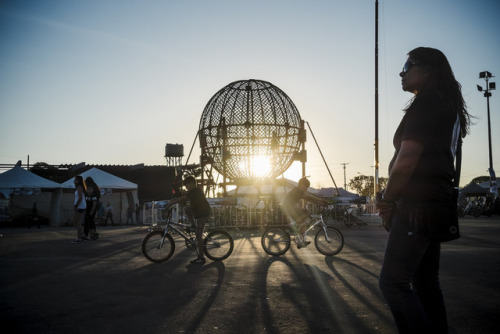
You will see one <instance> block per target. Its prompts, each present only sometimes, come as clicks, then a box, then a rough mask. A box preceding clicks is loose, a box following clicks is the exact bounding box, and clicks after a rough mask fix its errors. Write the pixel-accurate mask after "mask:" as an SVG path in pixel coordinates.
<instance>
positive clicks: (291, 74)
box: [0, 0, 500, 187]
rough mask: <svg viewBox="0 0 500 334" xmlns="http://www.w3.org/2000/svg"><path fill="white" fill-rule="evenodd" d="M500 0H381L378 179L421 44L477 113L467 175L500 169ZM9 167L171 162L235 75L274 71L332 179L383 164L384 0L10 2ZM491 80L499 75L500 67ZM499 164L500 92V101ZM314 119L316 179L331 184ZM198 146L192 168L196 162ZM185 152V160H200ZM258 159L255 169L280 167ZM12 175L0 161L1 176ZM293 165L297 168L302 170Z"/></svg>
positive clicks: (1, 68) (3, 109)
mask: <svg viewBox="0 0 500 334" xmlns="http://www.w3.org/2000/svg"><path fill="white" fill-rule="evenodd" d="M499 18H500V2H499V1H495V0H478V1H465V0H443V1H441V0H421V1H402V0H387V1H384V0H380V1H379V143H380V146H379V152H380V158H379V160H380V176H387V167H388V164H389V161H390V159H391V157H392V155H393V147H392V136H393V133H394V131H395V129H396V127H397V125H398V124H399V121H400V120H401V117H402V116H403V112H402V109H403V108H404V107H405V106H406V103H407V102H408V101H409V100H410V99H411V97H412V96H411V94H409V93H406V92H403V91H402V90H401V80H400V77H399V73H400V71H401V67H402V66H403V63H404V62H405V60H406V55H407V53H408V52H409V51H410V50H412V49H413V48H415V47H418V46H430V47H435V48H438V49H440V50H442V51H443V52H444V53H445V55H446V56H447V57H448V60H449V61H450V63H451V66H452V68H453V70H454V73H455V76H456V78H457V80H458V81H459V82H460V83H461V84H462V91H463V95H464V97H465V99H466V102H467V105H468V107H469V112H470V113H471V114H472V115H474V116H476V117H477V118H476V119H474V123H475V125H473V126H472V127H471V134H470V136H468V137H466V138H465V141H464V152H463V155H464V160H463V167H462V179H461V185H464V184H466V183H468V182H469V181H470V180H471V179H472V178H474V177H476V176H480V175H487V169H488V166H489V157H488V132H487V113H486V98H485V97H484V96H483V94H482V93H480V92H478V90H477V88H476V85H482V86H483V87H484V80H482V79H479V78H478V74H479V72H481V71H485V70H487V71H489V72H491V73H493V75H497V76H499V77H500V58H499V55H500V37H499V32H500V19H499ZM0 41H2V43H1V46H0V142H1V143H2V145H1V149H0V163H4V164H14V163H16V162H17V161H18V160H22V161H23V163H26V161H27V157H28V155H29V159H30V163H31V164H33V163H36V162H46V163H48V164H63V163H70V164H76V163H80V162H86V163H87V164H117V165H134V164H140V163H144V164H146V165H164V164H165V158H164V153H165V145H166V144H167V143H173V144H183V145H184V152H185V155H186V158H187V156H188V154H189V151H190V149H191V146H192V145H193V142H194V140H195V137H196V133H197V130H198V127H199V122H200V116H201V114H202V111H203V109H204V107H205V105H206V104H207V102H208V101H209V100H210V98H211V97H212V96H213V95H214V94H215V93H216V92H217V91H218V90H219V89H221V88H222V87H224V86H226V85H227V84H229V83H231V82H234V81H237V80H245V79H259V80H265V81H268V82H270V83H272V84H273V85H275V86H277V87H279V88H280V89H281V90H283V91H284V92H285V93H286V94H287V95H288V96H289V97H290V98H291V99H292V101H293V102H294V103H295V105H296V106H297V108H298V110H299V112H300V115H301V117H302V119H303V120H305V121H307V122H308V123H309V125H310V126H311V129H312V131H313V133H314V136H315V137H316V139H317V141H318V144H319V146H320V148H321V151H322V153H323V155H324V157H325V160H326V162H327V163H328V166H329V168H330V170H331V172H332V175H333V178H334V179H335V182H336V184H337V185H338V186H339V187H341V186H342V187H343V186H344V184H343V183H344V169H343V165H341V164H344V163H345V164H346V165H345V166H346V170H345V173H346V176H347V181H349V179H352V178H354V177H355V176H357V175H359V174H358V173H361V174H365V175H373V166H374V137H375V125H374V124H375V116H374V115H375V112H374V110H375V107H374V106H375V84H374V83H375V68H374V64H375V61H374V50H375V1H372V0H358V1H352V0H336V1H331V0H324V1H318V0H311V1H293V0H287V1H285V0H282V1H279V0H277V1H269V0H254V1H250V2H249V1H238V0H227V1H221V0H214V1H203V0H190V1H153V0H149V1H129V0H120V1H118V0H116V1H103V0H99V1H97V0H96V1H92V0H90V1H55V0H47V1H22V0H21V1H13V0H12V1H8V0H7V1H2V2H1V3H0ZM492 81H495V78H493V80H492ZM490 108H491V110H490V112H491V127H492V145H493V161H494V168H495V170H496V172H497V175H498V174H499V173H500V164H499V163H500V137H499V135H498V133H499V131H498V129H499V128H500V112H499V110H500V91H492V97H491V98H490ZM306 129H307V142H306V149H307V158H308V163H307V166H306V175H310V179H311V185H312V186H313V187H318V186H322V187H331V186H333V182H332V180H331V178H330V175H329V173H328V170H327V168H326V167H325V165H324V163H323V160H322V158H321V155H320V152H319V150H318V148H317V147H316V144H315V142H314V140H313V138H312V135H311V133H310V131H309V129H308V128H306ZM199 155H200V148H199V143H198V142H196V143H195V145H194V151H193V152H192V154H191V158H190V161H188V162H189V163H195V162H198V159H199ZM186 158H185V159H184V160H183V162H186ZM266 159H268V157H267V158H263V157H256V158H255V159H254V161H253V162H252V163H253V164H254V166H255V167H256V168H255V176H259V173H264V172H265V171H266V169H268V168H270V167H269V161H268V160H266ZM0 172H2V171H0ZM300 174H301V166H300V164H299V163H295V164H294V165H293V167H292V169H291V170H290V171H289V172H287V173H286V174H285V176H287V177H289V178H291V179H293V180H295V181H296V180H297V179H298V178H299V177H300Z"/></svg>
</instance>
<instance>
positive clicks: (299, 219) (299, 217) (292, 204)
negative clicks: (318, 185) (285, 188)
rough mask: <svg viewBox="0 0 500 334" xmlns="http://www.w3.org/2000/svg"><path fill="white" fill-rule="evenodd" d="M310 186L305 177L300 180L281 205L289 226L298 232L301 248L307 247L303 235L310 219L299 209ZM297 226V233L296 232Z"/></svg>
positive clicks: (305, 212)
mask: <svg viewBox="0 0 500 334" xmlns="http://www.w3.org/2000/svg"><path fill="white" fill-rule="evenodd" d="M310 185H311V182H309V180H308V179H307V178H305V177H303V178H301V179H300V180H299V182H298V185H297V187H295V188H293V189H292V190H290V192H288V194H287V195H286V196H285V199H284V200H283V203H282V204H281V205H282V207H283V211H284V213H285V215H286V216H287V217H288V218H289V220H290V223H289V224H290V226H291V227H292V228H293V230H294V231H295V232H298V237H299V238H298V247H299V248H302V247H305V246H307V245H309V244H310V243H311V242H310V241H305V239H304V238H303V235H304V233H305V231H306V228H307V225H308V224H309V223H310V218H309V214H308V212H307V210H305V209H303V208H302V207H301V204H302V203H301V202H302V199H304V198H305V197H307V194H306V191H307V188H309V186H310ZM297 226H299V227H298V231H297Z"/></svg>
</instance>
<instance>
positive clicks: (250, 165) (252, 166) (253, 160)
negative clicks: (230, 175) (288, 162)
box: [239, 155, 271, 177]
mask: <svg viewBox="0 0 500 334" xmlns="http://www.w3.org/2000/svg"><path fill="white" fill-rule="evenodd" d="M239 168H240V170H242V171H245V170H246V171H247V172H248V173H245V174H247V175H249V176H250V177H266V176H269V174H270V173H271V159H270V157H269V156H266V155H256V156H253V157H250V158H249V161H248V162H241V163H240V164H239Z"/></svg>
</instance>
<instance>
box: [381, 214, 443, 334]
mask: <svg viewBox="0 0 500 334" xmlns="http://www.w3.org/2000/svg"><path fill="white" fill-rule="evenodd" d="M424 230H425V228H424V225H423V222H422V221H421V220H420V218H418V215H416V214H414V213H412V212H411V210H405V212H402V211H401V210H398V213H396V215H395V217H394V218H393V221H392V227H391V230H390V233H389V239H388V241H387V248H386V251H385V257H384V262H383V265H382V272H381V274H380V281H379V285H380V289H381V290H382V294H383V295H384V297H385V299H386V300H387V303H388V304H389V307H390V309H391V312H392V315H393V316H394V320H395V322H396V325H397V327H398V330H399V333H448V324H447V317H446V307H445V303H444V298H443V294H442V291H441V286H440V283H439V259H440V251H441V244H440V243H439V242H437V241H432V240H430V239H429V238H428V237H427V236H426V235H425V231H424ZM410 233H411V235H409V234H410Z"/></svg>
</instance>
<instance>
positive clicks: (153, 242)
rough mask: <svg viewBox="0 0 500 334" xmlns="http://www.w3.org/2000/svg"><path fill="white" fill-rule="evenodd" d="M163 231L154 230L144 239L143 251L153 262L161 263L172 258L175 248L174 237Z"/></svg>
mask: <svg viewBox="0 0 500 334" xmlns="http://www.w3.org/2000/svg"><path fill="white" fill-rule="evenodd" d="M163 234H164V232H163V231H153V232H151V233H149V234H148V235H146V237H145V238H144V240H143V241H142V253H143V254H144V256H145V257H146V259H148V260H149V261H151V262H155V263H161V262H164V261H167V260H168V259H170V257H171V256H172V254H174V250H175V242H174V239H172V237H171V236H170V234H167V235H166V236H165V238H163Z"/></svg>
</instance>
